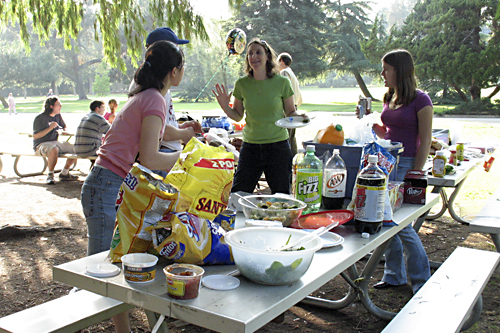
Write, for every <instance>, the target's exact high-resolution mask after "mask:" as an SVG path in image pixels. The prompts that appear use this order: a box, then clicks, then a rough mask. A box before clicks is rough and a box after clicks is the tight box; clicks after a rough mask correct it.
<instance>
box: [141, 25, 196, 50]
mask: <svg viewBox="0 0 500 333" xmlns="http://www.w3.org/2000/svg"><path fill="white" fill-rule="evenodd" d="M159 40H166V41H169V42H172V43H174V44H177V45H182V44H187V43H189V40H187V39H179V37H177V35H176V34H175V32H173V31H172V29H170V28H167V27H163V28H156V29H155V30H153V31H151V32H150V33H149V35H148V37H146V48H148V47H149V45H151V44H153V43H154V42H157V41H159Z"/></svg>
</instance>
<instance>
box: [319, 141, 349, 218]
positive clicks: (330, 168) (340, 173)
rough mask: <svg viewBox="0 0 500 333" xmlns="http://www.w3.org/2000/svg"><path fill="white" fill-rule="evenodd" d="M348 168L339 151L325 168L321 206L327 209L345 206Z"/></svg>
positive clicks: (335, 150)
mask: <svg viewBox="0 0 500 333" xmlns="http://www.w3.org/2000/svg"><path fill="white" fill-rule="evenodd" d="M346 183H347V168H346V166H345V163H344V160H343V159H342V157H340V151H339V150H338V149H334V150H333V156H332V157H330V159H329V160H328V161H327V162H326V164H325V167H324V168H323V187H322V191H323V193H322V195H321V204H322V205H323V208H325V209H340V208H342V206H343V205H344V199H345V187H346Z"/></svg>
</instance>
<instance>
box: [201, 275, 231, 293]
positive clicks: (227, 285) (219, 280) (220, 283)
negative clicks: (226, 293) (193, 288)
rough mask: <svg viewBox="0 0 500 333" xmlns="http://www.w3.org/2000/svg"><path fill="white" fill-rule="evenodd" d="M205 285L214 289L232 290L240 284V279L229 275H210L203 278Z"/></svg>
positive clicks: (202, 281)
mask: <svg viewBox="0 0 500 333" xmlns="http://www.w3.org/2000/svg"><path fill="white" fill-rule="evenodd" d="M201 283H203V286H205V287H207V288H209V289H214V290H231V289H236V288H238V287H239V285H240V280H238V279H237V278H235V277H234V276H228V275H209V276H206V277H204V278H203V280H201Z"/></svg>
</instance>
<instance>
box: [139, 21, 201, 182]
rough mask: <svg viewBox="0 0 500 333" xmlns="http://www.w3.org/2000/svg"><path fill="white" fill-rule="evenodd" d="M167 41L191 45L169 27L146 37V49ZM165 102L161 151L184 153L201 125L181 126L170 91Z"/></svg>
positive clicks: (188, 124)
mask: <svg viewBox="0 0 500 333" xmlns="http://www.w3.org/2000/svg"><path fill="white" fill-rule="evenodd" d="M161 40H165V41H168V42H172V43H174V44H177V45H183V44H187V43H189V40H187V39H180V38H179V37H177V35H176V34H175V32H173V31H172V29H170V28H168V27H162V28H156V29H154V30H153V31H151V32H150V33H149V35H148V36H147V37H146V47H149V46H150V45H152V44H154V43H155V42H158V41H161ZM135 87H136V83H135V82H134V81H133V80H132V83H131V84H130V87H129V91H132V90H134V89H135ZM165 102H166V103H167V111H168V112H167V118H166V119H165V132H164V133H165V134H164V136H163V138H162V141H161V144H160V151H161V152H165V153H171V152H176V151H182V142H184V143H187V142H188V141H189V140H190V139H191V138H192V137H194V136H195V135H196V133H201V132H202V129H201V125H200V123H199V122H197V121H196V120H191V121H186V122H183V123H182V124H180V125H179V123H178V122H177V118H176V117H175V112H174V106H173V104H172V95H171V93H170V90H169V91H168V92H167V94H166V95H165ZM153 171H154V172H155V173H157V174H159V175H160V176H162V177H165V176H166V175H167V172H166V171H161V170H153Z"/></svg>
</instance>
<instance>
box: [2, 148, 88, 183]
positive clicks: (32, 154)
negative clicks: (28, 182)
mask: <svg viewBox="0 0 500 333" xmlns="http://www.w3.org/2000/svg"><path fill="white" fill-rule="evenodd" d="M2 155H11V156H12V157H14V158H15V160H14V172H15V173H16V175H18V176H19V177H32V176H39V175H43V173H44V172H45V170H47V165H48V162H47V158H46V157H44V156H40V155H35V152H34V151H22V152H0V172H2V169H3V162H2ZM23 156H26V157H41V158H42V159H43V167H42V170H41V171H37V172H30V173H22V172H21V171H20V170H19V160H20V159H21V157H23ZM59 158H71V159H76V160H81V159H84V160H90V161H95V160H96V158H97V156H87V157H82V156H78V155H74V154H60V155H59ZM75 166H76V161H75V163H74V164H73V165H72V167H71V170H73V169H74V168H75ZM60 171H61V170H54V172H60Z"/></svg>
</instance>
